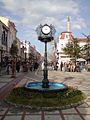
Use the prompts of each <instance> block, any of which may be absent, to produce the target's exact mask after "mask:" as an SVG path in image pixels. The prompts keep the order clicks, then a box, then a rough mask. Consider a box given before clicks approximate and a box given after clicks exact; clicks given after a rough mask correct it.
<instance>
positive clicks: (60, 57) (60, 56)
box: [57, 17, 72, 68]
mask: <svg viewBox="0 0 90 120" xmlns="http://www.w3.org/2000/svg"><path fill="white" fill-rule="evenodd" d="M66 27H67V31H65V32H62V33H61V34H60V35H59V39H58V42H57V62H58V68H60V64H61V62H63V63H64V62H68V61H70V58H69V57H68V56H67V55H65V54H64V53H63V50H62V48H64V47H65V46H66V44H67V43H68V42H69V41H71V40H72V32H70V18H69V17H67V26H66Z"/></svg>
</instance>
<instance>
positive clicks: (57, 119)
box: [0, 71, 90, 120]
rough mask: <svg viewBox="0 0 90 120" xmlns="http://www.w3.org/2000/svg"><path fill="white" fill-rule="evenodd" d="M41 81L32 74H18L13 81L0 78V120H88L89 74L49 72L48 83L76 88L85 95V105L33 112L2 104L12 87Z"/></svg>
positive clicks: (89, 108)
mask: <svg viewBox="0 0 90 120" xmlns="http://www.w3.org/2000/svg"><path fill="white" fill-rule="evenodd" d="M2 78H3V79H2ZM7 78H8V79H7ZM41 80H42V76H40V74H38V75H36V74H34V73H28V74H21V73H20V74H19V75H18V77H17V78H16V79H14V80H13V79H11V78H9V77H8V76H3V77H1V76H0V120H90V73H89V72H82V73H69V72H66V73H64V72H60V71H49V80H50V81H56V82H63V83H65V84H67V85H69V86H74V87H77V88H78V89H80V90H82V91H83V92H84V93H85V94H86V95H87V99H86V101H85V103H84V104H82V105H80V106H78V107H74V108H71V109H65V110H55V111H35V110H28V109H23V108H18V107H15V106H11V105H7V104H5V103H4V102H3V100H2V99H3V98H4V97H5V94H7V92H8V89H9V91H10V90H11V89H13V87H14V86H22V85H24V84H25V83H26V82H28V81H41ZM12 81H13V82H12ZM2 82H3V84H2ZM12 85H13V87H12ZM7 86H8V87H7ZM5 91H7V92H5Z"/></svg>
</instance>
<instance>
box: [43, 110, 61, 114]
mask: <svg viewBox="0 0 90 120" xmlns="http://www.w3.org/2000/svg"><path fill="white" fill-rule="evenodd" d="M44 113H45V114H59V111H58V110H55V111H45V112H44Z"/></svg>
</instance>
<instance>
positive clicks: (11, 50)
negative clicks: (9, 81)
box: [10, 40, 18, 78]
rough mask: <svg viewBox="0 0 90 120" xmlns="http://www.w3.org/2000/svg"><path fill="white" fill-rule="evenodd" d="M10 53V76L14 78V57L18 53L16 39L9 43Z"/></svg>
mask: <svg viewBox="0 0 90 120" xmlns="http://www.w3.org/2000/svg"><path fill="white" fill-rule="evenodd" d="M10 54H11V55H12V57H13V59H12V62H11V65H12V76H11V77H12V78H15V77H16V59H15V57H16V56H17V54H18V45H17V41H16V40H14V41H13V43H12V45H11V48H10Z"/></svg>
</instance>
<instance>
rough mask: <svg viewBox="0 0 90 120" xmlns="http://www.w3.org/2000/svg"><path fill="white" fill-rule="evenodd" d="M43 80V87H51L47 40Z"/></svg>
mask: <svg viewBox="0 0 90 120" xmlns="http://www.w3.org/2000/svg"><path fill="white" fill-rule="evenodd" d="M43 76H44V78H43V80H42V87H43V88H48V87H49V80H48V69H47V42H45V56H44V71H43Z"/></svg>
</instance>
